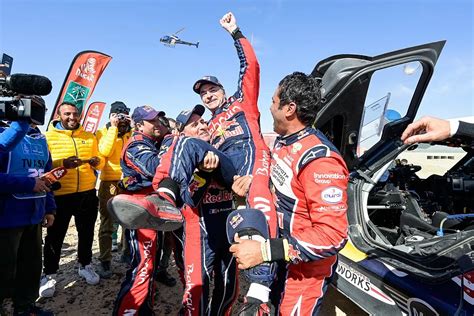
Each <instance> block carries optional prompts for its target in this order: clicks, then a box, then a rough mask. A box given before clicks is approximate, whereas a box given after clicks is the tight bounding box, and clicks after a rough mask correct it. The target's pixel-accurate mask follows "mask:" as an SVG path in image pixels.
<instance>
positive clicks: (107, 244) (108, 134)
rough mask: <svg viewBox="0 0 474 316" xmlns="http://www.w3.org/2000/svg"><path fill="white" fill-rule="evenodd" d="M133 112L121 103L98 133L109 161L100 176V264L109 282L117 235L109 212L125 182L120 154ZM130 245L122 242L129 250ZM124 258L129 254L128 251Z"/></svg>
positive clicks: (98, 139)
mask: <svg viewBox="0 0 474 316" xmlns="http://www.w3.org/2000/svg"><path fill="white" fill-rule="evenodd" d="M129 112H130V109H129V108H128V107H127V106H126V105H125V104H124V103H123V102H120V101H116V102H114V103H112V104H111V106H110V114H109V120H110V122H109V123H107V124H106V125H105V126H104V127H103V128H102V129H100V130H98V131H97V141H98V143H99V153H100V154H101V155H102V156H103V157H104V158H105V165H104V168H103V169H102V171H101V173H100V186H99V213H100V228H99V250H100V254H99V261H100V267H99V270H98V273H99V275H100V277H101V278H104V279H107V278H110V276H111V275H112V271H111V267H110V263H111V261H112V234H113V232H114V221H113V220H112V218H111V217H110V215H109V212H108V210H107V201H108V200H109V199H110V198H111V197H112V196H114V195H117V194H118V193H119V192H118V191H119V188H118V186H117V183H118V181H120V179H122V168H121V167H120V154H121V152H122V148H123V146H124V145H125V144H126V143H127V141H128V139H129V138H130V134H131V132H130V130H131V128H130V120H131V119H130V116H129V115H128V114H129ZM125 245H127V243H122V247H124V248H125ZM123 251H124V255H128V256H129V254H127V253H126V250H125V249H124V250H123Z"/></svg>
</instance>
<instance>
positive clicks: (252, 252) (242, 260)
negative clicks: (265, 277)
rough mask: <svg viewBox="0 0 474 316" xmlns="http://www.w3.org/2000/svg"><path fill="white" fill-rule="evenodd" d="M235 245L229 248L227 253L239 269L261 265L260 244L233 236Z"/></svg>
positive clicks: (236, 235)
mask: <svg viewBox="0 0 474 316" xmlns="http://www.w3.org/2000/svg"><path fill="white" fill-rule="evenodd" d="M234 240H235V242H236V244H233V245H232V246H230V249H229V251H230V252H231V253H232V255H233V256H234V258H235V261H236V262H237V267H238V268H239V269H242V270H244V269H249V268H252V267H255V266H258V265H259V264H261V263H263V258H262V250H261V243H260V242H259V241H256V240H250V239H241V238H240V237H239V235H238V234H235V236H234Z"/></svg>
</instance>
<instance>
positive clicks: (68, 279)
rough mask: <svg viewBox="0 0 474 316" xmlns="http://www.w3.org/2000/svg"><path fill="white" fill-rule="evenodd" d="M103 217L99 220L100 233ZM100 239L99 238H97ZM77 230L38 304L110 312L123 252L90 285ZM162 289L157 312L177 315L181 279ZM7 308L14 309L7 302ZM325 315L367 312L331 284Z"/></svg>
mask: <svg viewBox="0 0 474 316" xmlns="http://www.w3.org/2000/svg"><path fill="white" fill-rule="evenodd" d="M98 227H99V220H97V223H96V236H97V232H98ZM96 240H97V238H96ZM76 247H77V233H76V227H75V224H74V220H72V221H71V224H70V227H69V231H68V233H67V235H66V238H65V242H64V245H63V249H62V257H61V262H60V271H58V274H57V281H58V283H57V284H56V295H55V296H54V297H53V298H48V299H39V300H38V305H39V306H41V307H42V308H46V309H49V310H51V311H53V312H55V313H56V315H110V314H111V312H112V309H113V303H114V299H115V297H116V294H117V292H118V290H119V288H120V284H121V282H122V280H123V278H124V276H125V272H126V266H125V264H123V263H121V262H120V253H119V252H115V253H114V254H113V263H112V264H113V267H112V269H113V272H114V275H113V276H112V277H111V278H110V279H107V280H105V279H102V280H101V281H100V283H99V284H98V285H95V286H92V285H88V284H87V283H86V282H85V281H84V280H83V279H81V278H80V277H79V275H78V274H77V264H76ZM98 247H99V246H98V243H97V241H96V242H95V243H94V248H93V253H94V258H93V263H94V264H96V265H98V264H99V262H98V260H97V256H98V253H99V248H98ZM169 272H170V273H171V274H172V275H173V276H174V277H175V278H178V272H177V268H176V265H175V263H174V261H172V262H170V268H169ZM240 284H241V290H240V292H241V293H242V292H244V290H246V285H247V283H246V282H245V281H244V280H241V283H240ZM157 285H158V290H157V295H156V300H155V308H154V310H155V313H156V315H177V312H178V310H179V307H180V302H181V295H182V288H181V286H180V283H178V285H176V286H174V287H166V286H165V285H163V284H161V283H157ZM242 302H243V297H242V294H241V295H240V296H239V298H238V301H237V303H236V306H235V308H234V313H236V311H237V310H238V308H239V306H240V304H241V303H242ZM5 307H6V309H7V310H9V309H11V306H10V304H6V306H5ZM321 315H329V316H332V315H337V316H339V315H366V314H365V313H364V312H363V311H361V310H360V309H359V308H358V307H357V306H356V305H355V304H353V303H352V302H351V301H349V300H347V299H346V298H345V297H343V296H342V295H340V294H339V293H338V292H337V291H335V290H334V289H332V288H330V289H329V291H328V293H327V297H326V299H325V302H324V305H323V308H322V311H321Z"/></svg>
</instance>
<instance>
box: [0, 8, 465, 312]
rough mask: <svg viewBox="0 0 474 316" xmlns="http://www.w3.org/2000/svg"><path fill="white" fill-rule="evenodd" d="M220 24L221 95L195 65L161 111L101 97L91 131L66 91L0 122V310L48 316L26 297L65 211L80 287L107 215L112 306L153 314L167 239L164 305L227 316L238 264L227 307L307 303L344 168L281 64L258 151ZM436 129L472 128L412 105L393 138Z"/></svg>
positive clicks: (332, 249)
mask: <svg viewBox="0 0 474 316" xmlns="http://www.w3.org/2000/svg"><path fill="white" fill-rule="evenodd" d="M220 24H221V26H222V27H223V28H224V29H225V30H226V31H227V32H228V33H229V34H230V35H231V37H232V39H233V41H234V44H235V47H236V50H237V55H238V58H239V61H240V71H239V77H238V78H239V81H238V89H237V92H236V93H235V94H233V95H232V96H230V97H228V96H227V94H226V90H225V89H224V87H223V85H222V84H221V83H220V82H219V80H218V79H217V78H216V77H215V76H205V77H202V78H201V79H199V80H197V81H196V82H195V84H194V85H193V86H192V89H193V91H194V92H195V93H197V94H198V95H199V96H200V100H201V102H202V104H203V105H201V104H197V105H196V106H194V107H192V108H191V109H186V110H184V111H182V112H181V113H180V114H179V115H178V116H177V117H176V119H172V118H169V117H166V114H165V113H164V112H163V111H159V110H158V109H156V108H154V107H152V106H149V105H145V106H139V107H136V108H135V109H134V111H133V112H132V113H130V108H128V107H127V106H126V105H125V104H124V103H123V102H120V101H117V102H114V103H112V104H111V107H110V113H109V122H108V123H107V124H106V126H104V127H103V128H102V129H100V130H99V131H97V133H96V134H93V133H90V132H87V131H85V130H84V129H83V127H82V126H81V124H80V113H79V112H78V108H77V107H76V106H75V104H73V103H68V102H63V103H62V104H60V106H58V108H57V113H56V114H57V118H56V119H55V120H53V121H52V122H51V123H50V124H49V127H48V131H47V132H46V133H45V135H43V134H41V133H40V131H39V130H38V128H37V127H36V126H34V125H32V124H29V123H28V122H26V121H14V122H11V123H10V124H9V125H8V126H5V127H0V162H1V165H0V180H1V181H2V186H1V190H0V194H1V199H0V201H1V202H0V203H1V204H0V251H1V252H2V256H1V257H0V308H1V306H2V304H3V300H4V299H5V298H11V299H12V301H13V308H14V311H13V312H14V315H53V314H54V311H46V310H42V309H40V308H38V307H37V306H35V301H36V299H37V298H38V296H40V297H54V295H55V292H56V273H57V272H58V270H59V269H60V268H61V267H60V264H59V262H60V258H61V248H62V246H63V242H64V238H65V235H66V233H67V230H68V228H69V223H70V220H71V217H72V216H74V219H75V223H76V229H77V235H78V247H77V258H78V275H79V277H81V278H83V279H84V280H85V282H86V283H87V284H90V285H95V284H98V283H99V282H100V279H101V278H102V279H107V278H110V277H111V276H112V273H113V269H114V267H113V266H112V251H114V250H115V249H114V247H116V245H117V227H118V224H120V225H122V227H123V230H124V233H123V238H122V241H121V244H122V256H121V258H122V261H123V262H124V263H126V264H128V266H129V269H128V271H127V274H126V276H125V279H124V280H123V283H122V285H121V288H120V290H119V292H118V293H117V296H116V299H115V303H114V307H113V315H153V309H154V301H153V299H154V291H155V287H156V285H155V282H154V281H155V280H158V281H159V282H161V283H163V284H165V285H167V286H177V280H175V279H174V278H173V277H171V276H170V274H169V273H168V271H167V268H168V262H169V260H170V256H171V254H172V252H174V255H175V261H176V264H177V266H178V268H179V273H180V277H181V278H180V279H181V282H180V286H182V287H183V292H184V294H183V299H182V306H181V309H180V314H183V315H204V314H206V315H230V313H231V311H232V307H233V305H234V303H235V300H236V298H237V294H238V289H239V287H238V281H237V280H238V273H239V271H240V272H241V273H243V274H244V275H245V277H247V279H248V280H249V283H250V286H249V288H248V289H247V292H246V294H245V302H244V304H243V306H242V308H241V309H240V310H239V311H237V312H238V313H239V315H278V314H279V315H316V314H317V313H318V310H319V308H320V306H321V302H322V298H323V296H324V293H325V291H326V289H327V285H328V284H329V282H330V280H331V278H332V276H333V275H334V272H335V268H336V266H337V253H338V251H339V250H340V249H342V248H343V247H344V245H345V243H346V241H347V228H348V223H347V218H346V209H347V193H346V188H347V183H348V176H349V174H348V170H347V167H346V165H345V163H344V160H343V159H342V157H341V156H340V154H339V153H338V150H337V149H336V148H335V147H334V145H333V144H332V143H331V142H330V141H329V140H328V139H327V138H326V137H325V136H324V135H323V134H322V133H321V132H320V131H318V130H317V129H315V128H313V127H312V125H313V123H314V120H315V117H316V114H317V112H318V110H319V109H320V107H321V80H320V79H318V78H313V77H311V76H309V75H306V74H304V73H300V72H295V73H292V74H290V75H287V76H285V77H284V78H283V79H282V80H281V81H280V82H279V84H278V86H277V87H276V90H275V92H274V94H273V97H272V100H271V106H270V112H271V115H272V117H273V128H274V131H275V132H276V133H277V134H278V135H279V137H278V138H277V140H276V143H275V146H274V148H272V150H270V149H269V148H268V147H267V145H266V144H265V142H264V140H263V137H262V133H261V130H260V123H259V119H260V111H259V109H258V107H257V99H258V95H259V80H260V79H259V64H258V61H257V58H256V56H255V53H254V51H253V48H252V46H251V44H250V43H249V41H248V40H247V39H246V38H245V36H244V35H243V33H242V31H241V30H240V29H239V27H238V26H237V23H236V19H235V17H234V15H233V14H232V13H227V14H225V15H224V16H223V18H222V19H221V20H220ZM206 109H207V110H209V111H210V113H211V119H210V120H209V121H206V120H204V119H203V115H204V114H205V111H206ZM450 129H451V130H453V129H456V130H458V129H459V131H458V132H459V133H463V132H464V133H468V134H469V133H470V135H471V136H472V125H467V126H466V123H461V125H460V126H459V125H456V126H452V124H451V125H450V123H449V122H448V123H447V125H446V122H445V121H442V120H437V119H433V118H424V119H423V120H422V121H420V122H417V123H414V124H411V125H409V127H408V128H407V130H406V131H405V133H404V134H403V135H402V140H404V141H405V142H406V143H412V142H419V141H427V140H430V139H429V138H430V137H431V138H432V139H431V140H439V139H441V138H446V137H449V136H452V134H453V132H450ZM466 130H467V132H466ZM420 132H424V134H423V135H419V134H420ZM61 166H63V167H65V168H66V169H67V170H68V172H67V174H66V175H65V176H64V177H63V178H61V180H60V188H57V187H56V188H55V190H54V192H53V190H52V189H53V188H52V187H51V185H50V184H48V183H47V181H45V180H44V178H43V177H42V175H43V174H44V173H47V172H49V171H51V170H53V169H54V168H57V167H61ZM98 174H100V184H99V188H98V190H96V184H97V180H98V179H97V178H98ZM320 179H325V181H320ZM98 215H100V228H99V233H98V243H99V250H100V251H99V256H98V260H99V262H100V264H99V266H97V267H94V265H93V264H92V263H91V262H92V244H93V242H94V227H95V223H96V220H97V216H98ZM42 227H46V228H47V230H46V235H45V236H44V238H43V236H42ZM114 236H115V237H114ZM43 240H44V244H43ZM114 240H115V241H114ZM84 312H85V313H86V314H87V311H84ZM234 312H235V311H234ZM0 314H2V315H3V312H0Z"/></svg>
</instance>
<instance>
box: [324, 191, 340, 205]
mask: <svg viewBox="0 0 474 316" xmlns="http://www.w3.org/2000/svg"><path fill="white" fill-rule="evenodd" d="M342 195H343V192H342V190H341V189H340V188H338V187H329V188H327V189H324V190H323V191H322V192H321V199H322V200H323V201H325V202H327V203H330V204H336V203H339V202H341V201H342Z"/></svg>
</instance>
